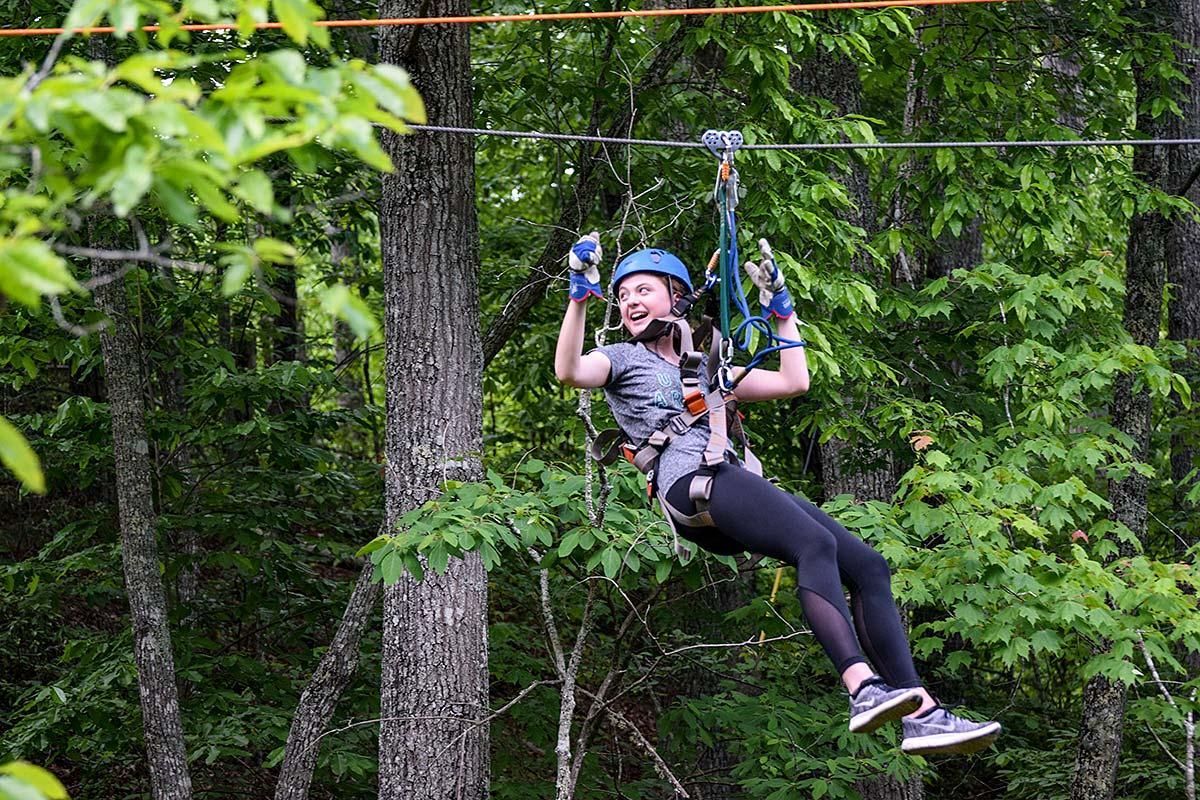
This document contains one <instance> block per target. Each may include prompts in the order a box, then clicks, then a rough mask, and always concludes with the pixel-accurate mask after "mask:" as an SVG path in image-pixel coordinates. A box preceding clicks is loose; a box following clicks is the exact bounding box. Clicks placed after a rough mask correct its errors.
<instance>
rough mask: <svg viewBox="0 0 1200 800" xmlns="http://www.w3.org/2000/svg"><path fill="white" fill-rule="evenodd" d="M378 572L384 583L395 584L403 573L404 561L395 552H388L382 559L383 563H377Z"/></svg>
mask: <svg viewBox="0 0 1200 800" xmlns="http://www.w3.org/2000/svg"><path fill="white" fill-rule="evenodd" d="M379 572H380V574H382V575H383V582H384V583H386V584H389V585H390V584H393V583H395V582H396V581H398V580H400V576H401V575H402V574H403V573H404V559H403V558H402V557H401V556H400V554H399V553H398V552H396V551H395V550H392V551H389V552H388V554H387V555H386V556H384V557H383V561H381V562H379Z"/></svg>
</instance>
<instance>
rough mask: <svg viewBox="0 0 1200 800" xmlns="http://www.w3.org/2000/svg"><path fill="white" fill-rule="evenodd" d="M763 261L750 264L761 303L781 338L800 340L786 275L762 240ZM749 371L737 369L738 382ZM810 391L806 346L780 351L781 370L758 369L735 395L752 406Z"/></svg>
mask: <svg viewBox="0 0 1200 800" xmlns="http://www.w3.org/2000/svg"><path fill="white" fill-rule="evenodd" d="M758 247H759V250H760V251H761V253H762V261H761V262H759V263H758V264H755V263H754V262H753V261H748V262H746V273H747V274H748V275H750V278H751V279H752V280H753V281H754V283H755V285H756V286H758V288H759V294H758V299H759V302H760V303H761V304H762V305H763V307H764V308H765V309H766V313H768V314H770V315H771V316H773V317H775V330H776V331H778V332H779V337H780V338H781V339H791V340H792V341H798V340H799V339H800V328H799V326H798V325H797V324H796V314H795V310H794V309H793V308H792V298H791V295H790V294H789V293H788V290H787V287H786V286H784V281H783V275H782V273H780V271H779V267H777V266H776V264H775V256H774V255H773V254H772V253H771V245H770V244H768V243H767V240H766V239H759V240H758ZM743 372H745V370H737V369H735V370H734V376H733V377H734V379H735V380H736V379H737V377H738V375H739V374H741V373H743ZM807 391H808V357H807V355H806V354H805V351H804V348H803V347H789V348H787V349H786V350H781V351H779V370H778V371H776V372H772V371H769V370H761V369H755V370H751V371H750V373H749V374H748V375H746V377H745V378H744V379H743V380H742V382H741V383H739V384H738V387H737V390H736V391H735V392H734V394H736V395H737V397H738V399H739V400H744V401H746V402H748V403H750V402H754V401H756V400H779V399H782V398H784V397H793V396H795V395H798V394H804V393H805V392H807Z"/></svg>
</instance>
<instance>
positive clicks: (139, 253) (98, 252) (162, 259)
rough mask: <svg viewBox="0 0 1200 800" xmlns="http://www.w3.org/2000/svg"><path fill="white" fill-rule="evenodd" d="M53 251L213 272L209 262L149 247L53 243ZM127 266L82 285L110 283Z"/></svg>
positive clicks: (99, 258)
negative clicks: (114, 248)
mask: <svg viewBox="0 0 1200 800" xmlns="http://www.w3.org/2000/svg"><path fill="white" fill-rule="evenodd" d="M52 247H53V249H54V252H56V253H61V254H62V255H65V256H78V257H79V258H93V259H96V260H98V261H135V262H140V263H143V264H154V265H155V266H158V267H166V268H168V269H182V270H187V271H189V272H214V271H215V270H214V269H213V267H212V265H211V264H202V263H200V262H198V261H187V260H184V259H180V258H170V257H168V256H164V255H160V254H159V253H156V252H154V250H151V249H149V248H143V249H138V250H106V249H103V248H98V247H75V246H74V245H69V244H59V243H55V244H53V245H52ZM128 271H129V268H126V269H125V270H123V271H118V272H110V273H106V274H104V275H98V276H97V277H95V278H92V279H91V280H90V281H86V282H84V284H83V286H84V288H86V289H94V288H96V287H97V286H103V285H104V284H106V283H111V282H112V281H114V280H118V279H119V278H121V277H122V276H124V274H125V273H126V272H128Z"/></svg>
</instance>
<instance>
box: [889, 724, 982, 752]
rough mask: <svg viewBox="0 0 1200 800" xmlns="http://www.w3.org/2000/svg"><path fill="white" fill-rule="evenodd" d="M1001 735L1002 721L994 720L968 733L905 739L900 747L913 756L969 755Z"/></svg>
mask: <svg viewBox="0 0 1200 800" xmlns="http://www.w3.org/2000/svg"><path fill="white" fill-rule="evenodd" d="M999 735H1000V723H999V722H993V723H991V724H990V725H985V726H983V727H982V728H978V729H976V730H973V731H970V732H968V733H935V734H933V735H932V736H918V737H916V738H913V739H905V740H904V741H903V742H901V743H900V749H901V750H903V751H904V752H906V753H908V754H909V755H911V756H925V755H937V754H945V753H955V754H958V755H968V754H970V753H977V752H979V751H980V750H983V749H986V748H988V747H990V746H991V744H992V742H994V741H996V737H997V736H999Z"/></svg>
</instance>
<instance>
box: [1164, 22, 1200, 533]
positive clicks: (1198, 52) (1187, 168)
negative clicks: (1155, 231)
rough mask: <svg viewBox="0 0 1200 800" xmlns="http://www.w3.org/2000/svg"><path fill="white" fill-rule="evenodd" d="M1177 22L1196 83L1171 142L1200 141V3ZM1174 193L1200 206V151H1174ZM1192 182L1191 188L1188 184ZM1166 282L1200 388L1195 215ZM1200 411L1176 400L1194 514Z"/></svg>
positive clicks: (1171, 328)
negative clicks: (1199, 64) (1199, 171)
mask: <svg viewBox="0 0 1200 800" xmlns="http://www.w3.org/2000/svg"><path fill="white" fill-rule="evenodd" d="M1178 5H1179V8H1178V10H1177V15H1176V17H1175V38H1176V39H1177V40H1179V43H1180V45H1179V47H1178V48H1177V49H1176V60H1177V61H1178V64H1179V67H1180V69H1182V70H1183V72H1184V73H1185V74H1186V75H1187V77H1188V79H1189V80H1190V81H1191V83H1190V84H1189V85H1187V86H1185V87H1183V89H1182V95H1181V96H1180V97H1179V107H1180V109H1181V110H1182V112H1183V116H1182V117H1180V118H1176V117H1172V118H1171V119H1170V120H1169V121H1168V125H1169V127H1168V131H1167V134H1168V135H1169V136H1171V137H1173V138H1174V137H1180V138H1194V137H1198V136H1200V70H1197V68H1196V67H1197V59H1200V3H1197V2H1196V0H1180V1H1179V3H1178ZM1168 158H1169V168H1170V174H1171V181H1172V183H1173V184H1174V186H1173V189H1174V191H1177V192H1182V193H1183V194H1184V196H1185V197H1187V198H1188V199H1190V200H1192V202H1197V201H1200V178H1195V177H1193V170H1196V169H1197V168H1198V165H1200V147H1198V146H1196V145H1186V146H1182V147H1173V148H1171V151H1170V153H1169V155H1168ZM1189 179H1191V184H1190V185H1188V184H1187V183H1186V182H1187V181H1188V180H1189ZM1167 281H1168V282H1169V283H1170V284H1171V304H1170V307H1169V308H1168V309H1167V335H1168V336H1169V337H1170V338H1171V339H1172V340H1173V341H1176V342H1182V343H1184V344H1185V346H1186V347H1187V348H1188V359H1187V360H1186V361H1185V362H1184V363H1183V364H1181V365H1180V366H1179V371H1180V372H1181V373H1182V374H1183V375H1184V376H1185V377H1187V379H1188V382H1189V383H1190V384H1191V385H1192V386H1200V223H1197V222H1196V220H1195V219H1193V218H1192V217H1191V216H1180V217H1176V218H1175V219H1174V220H1173V221H1172V224H1171V227H1170V229H1169V230H1168V232H1167ZM1196 413H1197V412H1196V410H1195V408H1192V409H1185V408H1184V407H1183V403H1182V402H1181V400H1180V398H1179V397H1178V396H1176V397H1175V418H1176V421H1177V424H1178V423H1182V424H1179V428H1180V431H1178V432H1176V433H1175V434H1174V435H1173V436H1172V437H1171V480H1172V481H1173V482H1174V483H1175V486H1176V496H1177V498H1178V499H1177V502H1176V507H1177V508H1178V509H1179V510H1181V511H1184V510H1185V509H1187V510H1188V511H1193V512H1194V511H1195V509H1194V507H1191V506H1190V504H1188V503H1187V502H1186V501H1185V500H1184V497H1185V495H1186V494H1187V493H1188V492H1189V491H1190V490H1191V489H1192V487H1193V486H1195V483H1196V480H1197V478H1196V477H1192V478H1191V479H1189V478H1188V476H1189V474H1190V473H1191V472H1192V470H1194V469H1196V467H1197V466H1198V464H1197V457H1198V456H1200V449H1198V446H1197V441H1196V437H1197V434H1196V432H1195V431H1196V430H1197V428H1198V427H1200V426H1198V425H1197V421H1196Z"/></svg>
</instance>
